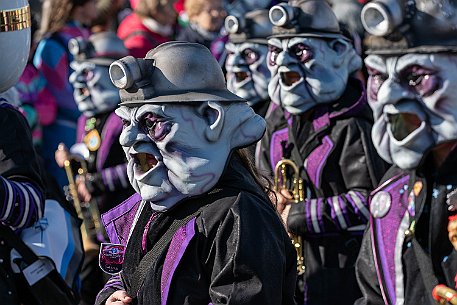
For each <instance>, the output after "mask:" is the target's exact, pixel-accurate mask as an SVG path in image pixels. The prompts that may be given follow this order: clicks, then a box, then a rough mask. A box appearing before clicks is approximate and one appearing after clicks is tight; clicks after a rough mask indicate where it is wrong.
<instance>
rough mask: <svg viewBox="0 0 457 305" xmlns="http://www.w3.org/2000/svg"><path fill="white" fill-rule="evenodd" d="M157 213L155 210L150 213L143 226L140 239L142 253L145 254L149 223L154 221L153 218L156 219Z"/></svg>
mask: <svg viewBox="0 0 457 305" xmlns="http://www.w3.org/2000/svg"><path fill="white" fill-rule="evenodd" d="M157 215H159V214H158V213H156V212H154V213H152V215H151V217H150V218H149V220H148V222H147V223H146V226H145V227H144V231H143V238H142V240H141V250H143V254H146V246H147V242H148V232H149V227H150V226H151V223H152V222H153V221H154V219H156V217H157Z"/></svg>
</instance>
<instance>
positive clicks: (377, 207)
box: [370, 191, 392, 218]
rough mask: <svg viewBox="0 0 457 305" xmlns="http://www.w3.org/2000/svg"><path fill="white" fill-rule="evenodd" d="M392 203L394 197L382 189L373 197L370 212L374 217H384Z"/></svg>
mask: <svg viewBox="0 0 457 305" xmlns="http://www.w3.org/2000/svg"><path fill="white" fill-rule="evenodd" d="M391 205H392V197H391V196H390V194H389V193H388V192H385V191H380V192H377V193H376V194H375V195H374V196H373V198H372V199H371V204H370V212H371V215H373V217H374V218H382V217H384V216H386V214H387V213H388V212H389V210H390V206H391Z"/></svg>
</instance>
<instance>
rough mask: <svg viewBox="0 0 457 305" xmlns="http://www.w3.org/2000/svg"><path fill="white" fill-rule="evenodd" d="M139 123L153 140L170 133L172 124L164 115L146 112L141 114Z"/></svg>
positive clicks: (158, 139) (161, 138) (159, 139)
mask: <svg viewBox="0 0 457 305" xmlns="http://www.w3.org/2000/svg"><path fill="white" fill-rule="evenodd" d="M141 125H142V126H143V128H144V131H145V132H146V133H147V134H148V135H149V136H150V137H151V138H152V139H153V140H155V141H161V140H163V139H164V138H165V137H166V136H167V135H168V134H169V133H170V131H171V127H172V125H173V124H172V123H171V122H170V121H169V120H167V119H166V118H164V117H161V116H159V115H157V114H154V113H148V114H146V115H145V116H143V118H142V120H141Z"/></svg>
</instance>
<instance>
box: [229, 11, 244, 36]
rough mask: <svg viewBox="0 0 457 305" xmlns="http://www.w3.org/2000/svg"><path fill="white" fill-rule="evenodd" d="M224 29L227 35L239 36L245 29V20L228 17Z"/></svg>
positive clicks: (232, 16)
mask: <svg viewBox="0 0 457 305" xmlns="http://www.w3.org/2000/svg"><path fill="white" fill-rule="evenodd" d="M224 27H225V29H226V30H227V32H228V33H229V34H240V33H242V32H243V29H244V28H245V27H246V20H245V19H244V18H240V17H237V16H234V15H230V16H227V17H226V18H225V21H224Z"/></svg>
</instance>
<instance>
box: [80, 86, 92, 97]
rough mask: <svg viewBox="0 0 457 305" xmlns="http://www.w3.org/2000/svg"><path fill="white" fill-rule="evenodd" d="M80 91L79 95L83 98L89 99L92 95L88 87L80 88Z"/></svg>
mask: <svg viewBox="0 0 457 305" xmlns="http://www.w3.org/2000/svg"><path fill="white" fill-rule="evenodd" d="M78 90H79V95H81V96H84V97H88V96H89V95H90V92H89V89H87V88H86V87H82V88H79V89H78Z"/></svg>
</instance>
